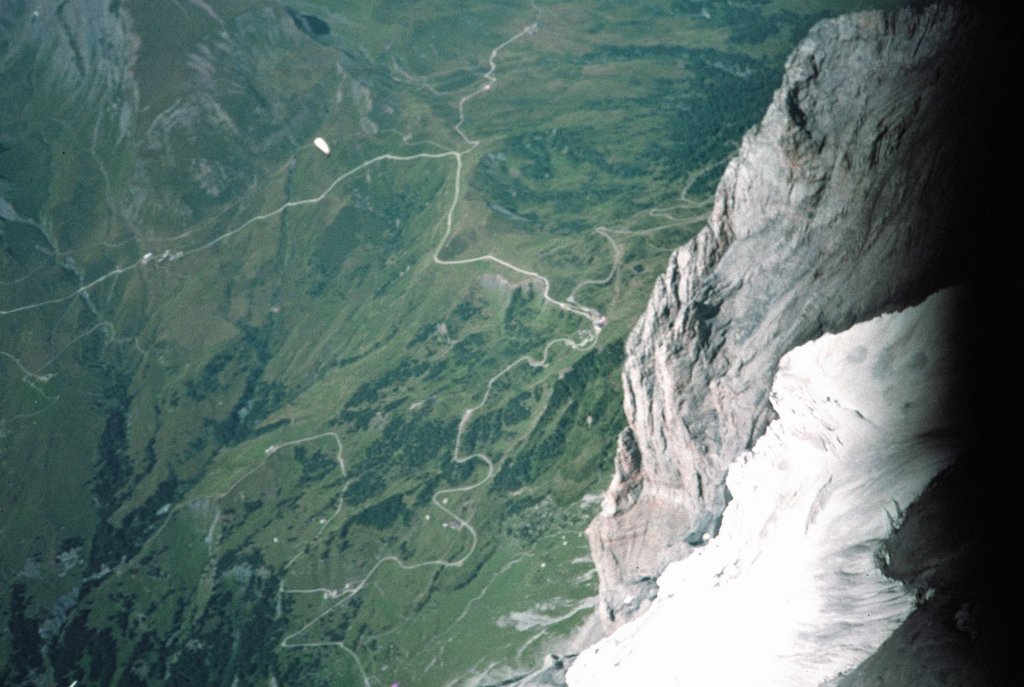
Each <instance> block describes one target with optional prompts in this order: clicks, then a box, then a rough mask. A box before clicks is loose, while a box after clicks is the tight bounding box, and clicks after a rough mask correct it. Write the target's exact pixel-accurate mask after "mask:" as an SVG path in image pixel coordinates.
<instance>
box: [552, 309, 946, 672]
mask: <svg viewBox="0 0 1024 687" xmlns="http://www.w3.org/2000/svg"><path fill="white" fill-rule="evenodd" d="M958 297H959V293H958V292H957V291H956V290H946V291H942V292H939V293H937V294H934V295H933V296H932V297H930V298H929V299H928V300H927V301H925V302H924V303H923V304H921V305H919V306H917V307H914V308H910V309H907V310H905V311H903V312H900V313H897V314H892V315H884V316H881V317H878V318H876V319H874V320H871V321H870V322H865V323H861V324H858V325H855V326H854V327H852V328H851V329H849V330H847V331H846V332H843V333H841V334H838V335H826V336H823V337H821V338H820V339H818V340H816V341H813V342H811V343H808V344H805V345H804V346H801V347H799V348H796V349H794V350H793V351H791V352H790V353H788V354H787V355H786V356H785V357H784V358H783V359H782V361H781V362H780V365H779V371H778V373H777V375H776V378H775V383H774V385H773V388H772V404H773V406H774V407H775V410H776V411H777V412H778V415H779V418H778V419H777V420H776V421H774V422H773V423H772V424H771V425H770V426H769V427H768V429H767V431H766V433H765V435H764V436H763V437H762V438H761V439H760V440H759V441H758V442H757V444H756V445H755V447H754V449H753V451H752V452H750V453H747V454H744V455H741V456H739V457H738V458H737V460H736V462H735V463H734V465H733V466H732V468H731V469H730V472H729V476H728V480H727V483H728V487H729V490H730V492H731V493H732V495H733V500H732V501H731V502H730V504H729V506H728V508H727V509H726V511H725V514H724V517H723V524H722V530H721V533H720V534H719V536H718V537H716V538H715V539H713V540H712V541H710V542H709V543H708V544H707V545H706V546H705V547H703V548H701V549H698V550H697V551H695V552H694V553H693V554H692V555H691V556H690V557H689V558H686V559H684V560H682V561H679V562H676V563H673V564H672V565H671V566H669V568H668V569H667V570H666V571H665V573H664V574H663V575H662V576H661V578H660V579H659V580H658V584H659V587H660V592H659V596H658V598H657V600H656V601H655V602H654V604H653V605H652V606H651V608H650V610H648V611H647V613H646V614H644V615H643V616H641V617H640V618H638V619H637V620H635V621H633V622H631V623H628V624H626V625H624V626H623V627H621V628H620V629H619V630H618V631H616V632H615V633H614V634H613V635H611V636H610V637H608V638H606V639H604V640H602V641H601V642H598V643H597V644H596V645H594V646H592V647H590V648H589V649H587V650H586V651H585V652H584V653H583V654H581V656H580V657H579V659H578V660H577V661H576V663H575V664H574V665H573V667H572V668H571V669H570V671H569V674H568V680H569V684H570V685H574V686H581V685H586V686H587V687H602V686H605V685H607V686H611V685H645V687H660V686H663V685H687V686H690V687H693V686H697V685H715V686H723V685H724V686H728V685H742V686H744V687H747V686H751V685H821V684H823V683H825V682H827V681H829V680H830V679H832V678H834V677H835V676H837V675H838V674H839V673H840V672H841V671H845V670H849V669H852V668H854V667H855V666H857V665H858V664H859V663H860V662H861V661H863V660H864V659H865V658H867V657H868V656H869V655H870V654H871V653H873V652H874V651H875V650H876V649H877V648H878V647H879V646H880V645H881V643H882V642H883V641H884V640H885V639H886V638H887V637H889V635H890V634H891V633H892V632H893V630H895V629H896V627H897V626H898V625H899V624H900V623H901V622H902V621H903V620H904V618H906V616H907V615H909V613H910V612H911V611H912V610H913V608H914V597H913V594H912V593H911V592H909V591H908V590H906V589H904V588H903V587H902V585H901V584H900V583H898V582H895V581H893V580H890V579H888V578H886V577H885V576H883V575H882V574H881V572H880V571H879V569H878V564H877V560H876V557H877V555H878V552H879V546H880V544H881V541H882V540H883V539H884V538H885V537H886V536H887V534H888V533H889V531H890V514H895V511H896V506H895V504H899V507H901V508H905V507H906V506H907V505H908V504H909V503H910V502H911V501H913V500H914V499H915V498H916V497H917V496H918V495H920V493H921V492H922V491H923V490H924V488H925V487H926V486H927V484H928V483H929V482H930V481H931V480H932V479H933V478H934V477H935V476H936V475H937V474H938V473H939V472H940V471H941V470H942V469H943V468H944V467H946V466H948V465H949V464H950V463H951V462H952V459H953V453H954V449H955V447H954V446H951V445H949V442H948V441H947V442H946V444H945V445H944V444H942V443H940V442H938V441H936V440H934V439H929V438H927V437H928V436H929V435H931V436H935V433H936V431H937V430H941V429H943V428H946V427H949V426H950V423H951V420H950V419H948V417H947V415H946V413H944V409H945V408H946V407H948V403H947V402H948V400H949V399H948V398H946V397H945V395H944V391H945V390H946V389H947V387H948V385H949V383H950V382H951V380H952V375H953V374H955V367H954V365H953V361H952V359H951V358H952V355H951V352H950V351H951V341H952V334H951V332H950V331H949V330H948V327H947V326H946V325H947V324H948V323H949V322H950V315H951V313H952V312H953V311H954V308H955V307H956V302H957V300H958Z"/></svg>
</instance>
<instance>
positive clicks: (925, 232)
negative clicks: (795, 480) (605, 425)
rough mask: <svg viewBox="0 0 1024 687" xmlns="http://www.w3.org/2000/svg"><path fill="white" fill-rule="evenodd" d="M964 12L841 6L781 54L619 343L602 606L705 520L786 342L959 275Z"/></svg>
mask: <svg viewBox="0 0 1024 687" xmlns="http://www.w3.org/2000/svg"><path fill="white" fill-rule="evenodd" d="M981 24H982V22H981V21H980V20H979V19H978V16H977V15H976V14H975V13H974V12H972V11H967V10H964V9H963V8H961V7H958V6H951V5H941V6H937V7H931V8H927V9H924V10H918V9H914V10H910V9H908V10H904V11H900V12H897V13H895V14H892V15H886V14H882V13H861V14H854V15H848V16H845V17H841V18H839V19H835V20H830V21H825V22H822V23H820V24H819V25H817V26H816V27H815V28H814V29H812V31H811V32H810V34H809V35H808V37H807V38H806V39H805V40H804V42H803V43H802V44H801V45H800V46H799V48H798V49H797V50H796V51H795V52H794V54H793V55H792V56H791V57H790V59H789V61H788V62H787V66H786V71H785V76H784V78H783V82H782V86H781V87H780V88H779V90H778V91H777V92H776V94H775V96H774V98H773V101H772V104H771V106H770V107H769V109H768V111H767V113H766V115H765V117H764V120H763V121H762V122H761V124H760V125H759V126H758V127H756V128H755V129H754V130H752V131H751V132H750V133H748V134H747V136H746V137H745V138H744V141H743V143H742V146H741V148H740V151H739V153H738V155H737V157H736V158H735V159H734V160H733V161H732V162H731V163H730V164H729V166H728V168H727V170H726V172H725V174H724V176H723V178H722V181H721V183H720V185H719V188H718V192H717V195H716V199H715V204H714V209H713V211H712V213H711V216H710V219H709V221H708V226H707V227H706V228H705V229H704V230H703V231H702V232H701V233H700V234H699V235H698V236H697V237H696V238H695V239H694V240H693V241H692V242H691V243H690V244H688V245H687V246H684V247H683V248H681V249H679V250H678V251H677V252H676V253H675V254H674V255H673V256H672V258H671V260H670V263H669V266H668V269H667V271H666V272H665V274H664V275H662V276H661V277H660V278H659V280H658V282H657V284H656V287H655V290H654V293H653V295H652V296H651V299H650V302H649V304H648V307H647V310H646V313H645V314H644V315H643V317H642V318H641V320H640V321H639V323H638V324H637V326H636V328H635V329H634V330H633V332H632V335H631V336H630V338H629V340H628V343H627V353H628V355H627V360H626V363H625V367H624V371H623V378H624V387H625V410H626V415H627V419H628V421H629V427H628V428H627V429H626V430H625V431H623V433H622V435H621V437H620V441H619V451H618V455H617V457H616V473H615V475H614V477H613V480H612V483H611V486H610V487H609V489H608V491H607V493H606V495H605V503H604V508H603V511H602V513H601V514H600V515H599V516H598V517H597V518H596V519H595V520H594V521H593V522H592V523H591V525H590V527H589V528H588V530H587V534H588V536H589V538H590V543H591V549H592V552H593V556H594V559H595V562H596V564H597V567H598V570H599V573H600V579H601V611H602V613H603V617H604V620H605V622H606V625H607V626H609V627H612V626H615V625H617V624H619V623H621V622H623V621H624V620H628V619H629V618H631V617H634V616H635V615H636V614H637V613H638V612H639V611H641V610H642V609H644V608H646V606H647V605H648V604H649V601H650V599H651V598H653V596H654V595H655V594H656V589H657V587H656V579H657V577H658V576H659V575H660V574H661V573H662V571H663V570H664V569H665V567H666V566H667V564H668V563H669V562H671V561H674V560H678V559H681V558H683V557H685V556H687V555H688V554H689V553H690V552H691V551H692V550H693V549H694V548H695V547H698V546H700V545H702V543H703V541H705V540H706V539H707V538H708V537H709V536H714V535H715V534H716V532H717V528H718V523H719V520H720V518H721V515H722V513H723V511H724V509H725V507H726V505H727V502H728V501H729V499H730V495H729V493H728V490H727V488H726V485H725V477H726V473H727V471H728V468H729V465H730V463H731V461H733V460H734V458H735V457H736V456H737V455H738V454H740V453H741V452H743V451H745V450H748V449H750V448H751V447H752V446H753V445H754V443H755V441H756V440H757V439H758V438H759V437H760V436H761V435H762V434H763V432H764V430H765V428H766V426H767V425H768V424H769V422H770V421H771V420H772V419H773V410H772V407H771V404H770V403H769V391H770V387H771V382H772V379H773V376H774V375H775V372H776V369H777V366H778V363H779V360H780V358H781V357H782V356H783V354H785V353H786V352H787V351H789V350H791V349H793V348H794V347H796V346H798V345H800V344H803V343H804V342H807V341H810V340H812V339H815V338H818V337H820V336H821V335H822V334H824V333H827V332H838V331H842V330H845V329H847V328H848V327H850V326H851V325H853V324H854V323H856V322H860V321H864V320H868V319H870V318H873V317H875V316H877V315H879V314H881V313H884V312H890V311H894V310H899V309H902V308H904V307H906V306H909V305H913V304H915V303H918V302H920V301H922V300H923V299H924V298H925V297H926V296H927V295H928V294H930V293H932V292H934V291H935V290H937V289H938V288H940V287H942V286H944V285H947V284H950V283H954V282H957V281H961V280H963V279H964V278H965V270H966V267H965V265H967V263H968V261H967V260H966V259H965V256H966V255H968V254H969V251H967V250H966V248H965V245H966V244H967V243H969V241H970V231H969V230H968V228H967V227H966V226H965V225H964V223H963V219H964V215H963V212H962V208H963V207H964V206H965V202H964V198H963V195H962V194H961V193H960V192H959V190H960V188H961V187H962V184H960V183H959V182H960V180H961V177H960V176H959V175H960V174H961V173H962V170H963V169H964V166H963V165H962V164H961V161H962V160H964V159H965V156H966V155H967V154H968V151H970V150H971V148H972V146H974V145H975V144H976V143H977V141H976V140H972V136H974V133H972V132H976V131H977V126H976V123H977V121H978V120H977V119H975V118H974V117H975V115H980V114H981V109H980V108H979V107H978V103H977V101H976V100H972V97H971V94H970V84H971V83H972V81H971V80H972V79H973V78H974V75H975V73H976V71H975V70H977V69H978V64H977V59H976V53H977V50H976V48H977V46H978V45H979V31H980V28H979V27H980V26H981Z"/></svg>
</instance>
